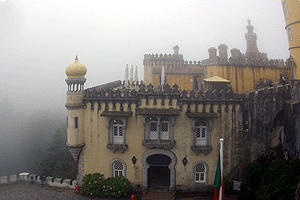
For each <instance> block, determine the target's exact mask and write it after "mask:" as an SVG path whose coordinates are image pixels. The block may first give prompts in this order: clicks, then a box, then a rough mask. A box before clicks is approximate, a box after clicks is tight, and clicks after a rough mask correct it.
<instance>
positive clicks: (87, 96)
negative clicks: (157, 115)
mask: <svg viewBox="0 0 300 200" xmlns="http://www.w3.org/2000/svg"><path fill="white" fill-rule="evenodd" d="M178 88H179V87H178V85H177V84H175V85H174V86H173V87H171V86H169V85H168V84H166V85H164V86H160V85H159V86H157V87H154V86H153V85H152V84H149V85H148V86H146V85H144V84H143V82H142V81H141V82H140V83H138V84H136V86H135V89H133V90H127V89H117V90H106V89H104V88H97V87H95V88H88V89H86V90H85V93H84V99H83V100H84V102H85V103H87V102H106V103H108V102H119V103H121V102H130V103H135V104H136V105H139V104H140V103H141V100H142V99H143V98H145V99H146V101H147V102H148V101H149V100H150V99H154V101H156V100H157V99H162V103H163V102H164V100H165V99H169V100H170V102H171V101H172V100H173V99H177V105H181V106H182V105H183V104H186V103H187V101H194V102H198V103H199V102H202V101H214V102H215V101H240V99H241V96H240V95H238V94H234V93H233V91H232V90H230V89H228V90H227V91H225V90H221V91H220V92H217V91H216V90H213V91H208V90H207V91H205V92H204V91H202V90H190V91H186V90H182V91H179V90H178ZM154 105H155V104H154Z"/></svg>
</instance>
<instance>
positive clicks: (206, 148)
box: [191, 146, 212, 155]
mask: <svg viewBox="0 0 300 200" xmlns="http://www.w3.org/2000/svg"><path fill="white" fill-rule="evenodd" d="M191 149H192V151H193V152H195V153H196V155H198V154H199V153H204V155H207V154H208V153H209V152H211V151H212V147H211V146H192V147H191Z"/></svg>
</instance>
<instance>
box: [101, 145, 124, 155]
mask: <svg viewBox="0 0 300 200" xmlns="http://www.w3.org/2000/svg"><path fill="white" fill-rule="evenodd" d="M106 148H108V149H110V150H111V151H112V152H113V153H115V152H116V150H118V151H120V152H121V153H123V152H124V151H125V150H126V149H127V148H128V145H127V144H107V146H106Z"/></svg>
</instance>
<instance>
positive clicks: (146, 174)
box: [142, 149, 177, 190]
mask: <svg viewBox="0 0 300 200" xmlns="http://www.w3.org/2000/svg"><path fill="white" fill-rule="evenodd" d="M142 163H143V189H149V187H151V188H152V189H156V188H159V189H160V188H164V187H165V188H169V190H175V183H176V180H175V177H176V171H175V165H176V163H177V158H176V156H175V154H174V153H173V152H171V151H167V150H163V149H152V150H148V151H146V152H145V153H144V154H143V156H142Z"/></svg>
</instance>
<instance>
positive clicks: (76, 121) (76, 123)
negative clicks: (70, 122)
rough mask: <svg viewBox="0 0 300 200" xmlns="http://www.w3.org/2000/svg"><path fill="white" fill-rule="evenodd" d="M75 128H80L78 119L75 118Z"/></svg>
mask: <svg viewBox="0 0 300 200" xmlns="http://www.w3.org/2000/svg"><path fill="white" fill-rule="evenodd" d="M74 126H75V128H78V117H75V118H74Z"/></svg>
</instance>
